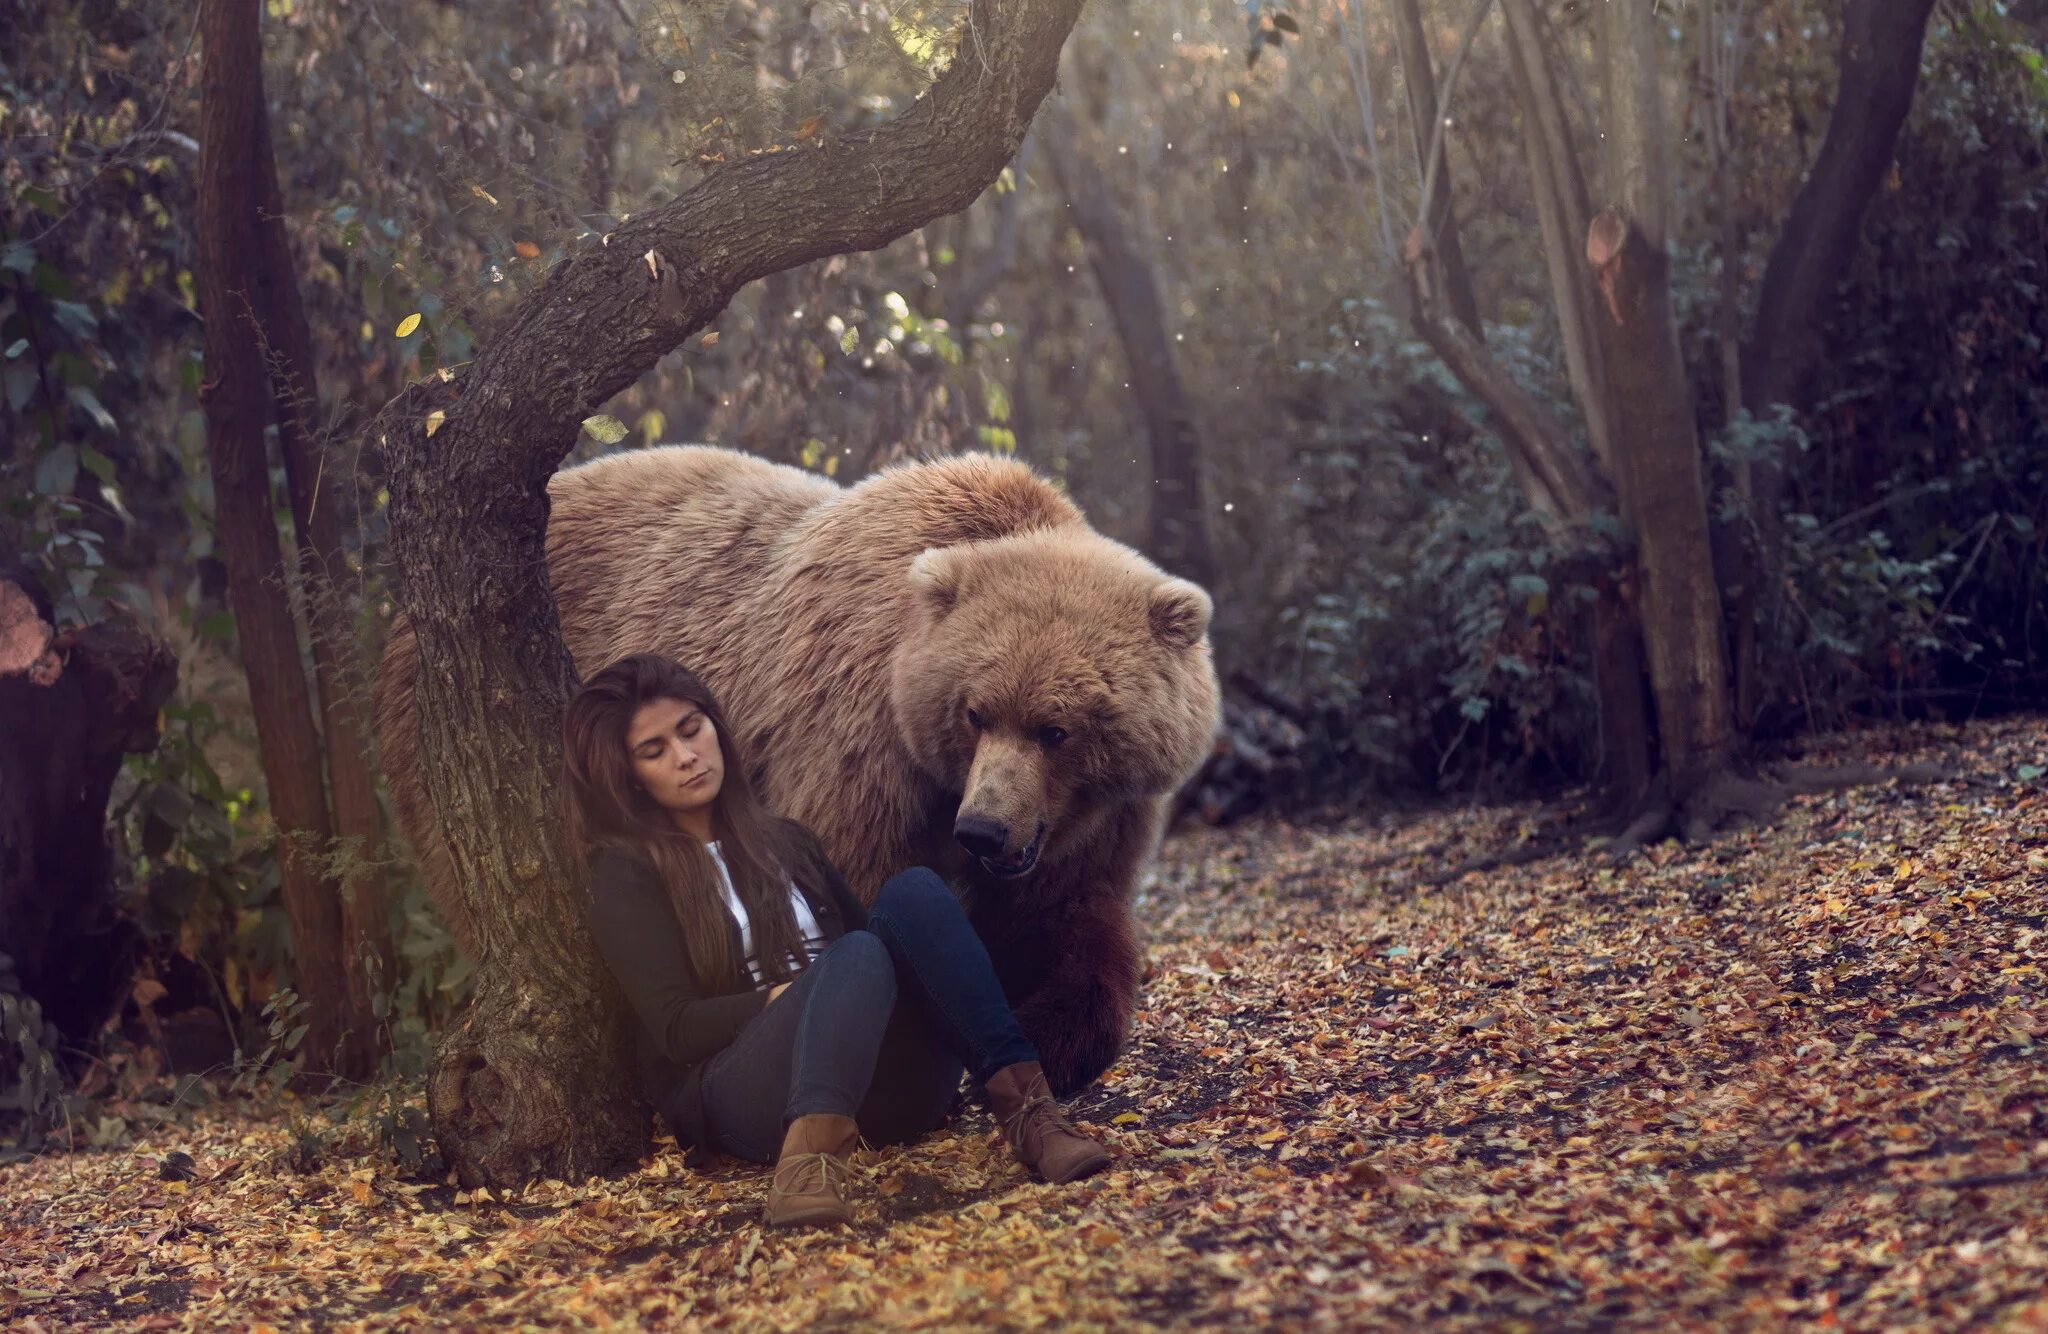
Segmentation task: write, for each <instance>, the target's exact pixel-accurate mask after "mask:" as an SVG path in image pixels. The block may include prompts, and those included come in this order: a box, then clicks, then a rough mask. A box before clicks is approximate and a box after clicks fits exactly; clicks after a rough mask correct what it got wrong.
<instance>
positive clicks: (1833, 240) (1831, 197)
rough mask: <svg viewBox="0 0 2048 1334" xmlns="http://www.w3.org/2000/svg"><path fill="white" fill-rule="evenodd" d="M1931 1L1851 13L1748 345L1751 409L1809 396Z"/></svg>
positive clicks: (1855, 4) (1906, 97) (1873, 3)
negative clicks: (1829, 106)
mask: <svg viewBox="0 0 2048 1334" xmlns="http://www.w3.org/2000/svg"><path fill="white" fill-rule="evenodd" d="M1933 11H1934V0H1849V3H1848V5H1847V8H1846V10H1845V11H1844V13H1843V16H1842V45H1841V53H1840V58H1839V61H1840V71H1841V73H1840V83H1839V85H1838V87H1837V89H1836V92H1835V105H1834V109H1833V110H1832V111H1831V112H1830V113H1829V116H1828V128H1827V135H1826V137H1825V138H1823V139H1822V140H1821V146H1820V152H1819V153H1818V154H1817V155H1816V156H1815V157H1814V162H1813V169H1812V170H1811V171H1809V172H1808V173H1807V175H1806V182H1805V184H1803V185H1801V186H1800V188H1799V193H1798V195H1797V196H1796V197H1795V198H1794V199H1793V201H1792V209H1791V212H1790V213H1789V214H1787V216H1786V218H1785V226H1784V229H1783V230H1782V231H1780V232H1779V233H1778V239H1777V242H1776V244H1774V245H1773V246H1772V247H1771V258H1770V262H1769V263H1768V264H1767V265H1766V266H1765V269H1764V277H1763V286H1762V288H1761V289H1760V290H1759V292H1758V295H1757V309H1756V321H1755V323H1754V325H1753V326H1752V328H1751V332H1750V341H1749V344H1748V346H1747V347H1745V348H1744V349H1743V355H1742V381H1743V396H1744V400H1745V402H1746V403H1747V404H1748V406H1749V409H1750V411H1751V412H1753V413H1762V412H1764V411H1767V410H1768V409H1769V408H1771V407H1772V406H1773V405H1775V404H1779V403H1789V404H1791V405H1792V406H1794V407H1803V406H1804V394H1805V393H1806V389H1807V385H1808V382H1809V380H1810V379H1811V377H1812V373H1813V368H1814V366H1815V365H1817V364H1818V363H1819V361H1820V355H1821V347H1820V335H1821V331H1822V328H1823V326H1824V325H1825V324H1826V322H1827V314H1828V308H1829V306H1830V305H1831V304H1832V303H1833V301H1834V296H1835V288H1836V286H1837V285H1838V284H1839V283H1840V282H1841V277H1842V271H1843V270H1844V269H1845V268H1846V267H1847V266H1848V263H1849V260H1850V259H1851V258H1852V257H1853V256H1854V255H1855V253H1856V236H1857V233H1858V232H1859V231H1860V230H1861V229H1862V226H1863V214H1864V211H1865V210H1866V209H1867V208H1868V207H1869V205H1870V200H1871V198H1872V197H1873V196H1874V195H1876V193H1877V188H1878V186H1879V185H1880V184H1882V183H1883V181H1884V175H1885V171H1886V169H1887V168H1888V167H1890V165H1891V161H1892V152H1893V149H1894V148H1895V147H1896V146H1897V144H1898V138H1899V130H1900V127H1902V126H1903V125H1904V124H1905V123H1906V115H1907V113H1908V112H1909V111H1911V110H1912V108H1913V90H1914V87H1915V86H1916V85H1917V84H1918V82H1919V79H1920V50H1921V47H1922V45H1923V44H1924V42H1925V40H1926V35H1927V22H1928V18H1929V16H1930V15H1931V14H1932V13H1933Z"/></svg>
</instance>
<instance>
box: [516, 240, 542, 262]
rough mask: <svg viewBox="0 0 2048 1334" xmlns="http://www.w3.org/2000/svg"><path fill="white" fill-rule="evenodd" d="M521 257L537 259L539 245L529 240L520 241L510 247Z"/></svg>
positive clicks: (538, 256)
mask: <svg viewBox="0 0 2048 1334" xmlns="http://www.w3.org/2000/svg"><path fill="white" fill-rule="evenodd" d="M512 249H513V251H514V252H515V253H517V254H518V256H519V258H521V259H539V258H540V247H539V246H537V245H535V244H534V243H533V242H531V241H520V242H519V243H517V244H516V245H514V246H513V247H512Z"/></svg>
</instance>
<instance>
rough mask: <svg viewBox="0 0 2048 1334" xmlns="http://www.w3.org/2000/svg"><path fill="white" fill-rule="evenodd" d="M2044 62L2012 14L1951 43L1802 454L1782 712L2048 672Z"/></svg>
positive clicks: (1875, 221)
mask: <svg viewBox="0 0 2048 1334" xmlns="http://www.w3.org/2000/svg"><path fill="white" fill-rule="evenodd" d="M2039 64H2040V62H2039V59H2038V53H2037V52H2035V51H2033V50H2032V49H2031V48H2030V47H2028V46H2026V45H2025V44H2024V43H2023V42H2021V41H2020V40H2019V34H2018V32H2017V31H2016V30H2015V29H2014V28H2012V27H2011V26H2010V25H2009V24H2008V22H2007V21H2006V20H2003V19H2000V18H1998V17H1997V16H1996V15H1995V14H1993V13H1991V12H1990V11H1978V12H1976V13H1975V14H1974V15H1973V16H1972V17H1970V18H1968V19H1967V20H1965V21H1964V22H1962V23H1960V24H1959V25H1958V26H1957V27H1955V28H1952V29H1947V30H1938V31H1937V35H1936V37H1935V39H1934V40H1933V41H1931V42H1930V45H1929V50H1928V53H1927V56H1926V60H1925V63H1924V67H1923V72H1922V78H1921V87H1920V92H1919V95H1918V97H1917V99H1916V102H1915V106H1914V110H1913V115H1912V118H1911V120H1910V122H1909V123H1908V125H1907V128H1906V130H1905V132H1904V133H1903V134H1902V136H1901V138H1900V141H1899V148H1898V160H1897V165H1896V174H1895V175H1894V177H1893V178H1892V180H1891V181H1890V182H1889V183H1888V185H1887V186H1886V188H1885V189H1883V190H1882V191H1881V192H1880V193H1879V195H1878V197H1877V199H1876V201H1875V202H1874V203H1873V205H1872V207H1871V210H1870V213H1869V216H1868V217H1867V219H1866V221H1865V225H1864V229H1863V235H1862V241H1861V245H1860V249H1859V253H1858V255H1857V257H1856V260H1855V262H1854V264H1853V265H1852V266H1851V269H1850V272H1849V274H1848V275H1847V279H1846V281H1845V282H1844V284H1843V287H1842V290H1841V293H1840V297H1839V302H1838V305H1837V308H1836V312H1835V316H1834V318H1833V321H1832V324H1831V327H1830V329H1829V332H1828V335H1827V337H1828V343H1829V346H1830V348H1831V349H1833V351H1832V354H1831V355H1830V356H1829V357H1828V359H1827V360H1826V362H1825V363H1824V365H1823V368H1822V372H1821V377H1820V383H1819V385H1818V389H1819V393H1818V395H1817V399H1816V407H1815V409H1814V411H1813V412H1812V413H1811V414H1810V416H1809V418H1808V420H1807V422H1806V424H1805V430H1806V432H1807V434H1808V435H1809V436H1810V441H1809V442H1808V444H1807V445H1806V447H1803V448H1799V449H1797V450H1796V451H1793V452H1790V453H1788V455H1787V462H1788V471H1789V481H1790V489H1789V493H1788V495H1787V498H1786V508H1787V515H1786V516H1785V522H1786V525H1787V531H1788V541H1789V548H1788V552H1787V555H1788V567H1787V571H1786V573H1787V575H1788V583H1789V590H1790V591H1789V592H1788V593H1787V595H1786V598H1785V605H1783V606H1781V607H1778V608H1776V615H1775V616H1774V617H1773V618H1772V620H1771V621H1770V622H1769V623H1768V624H1769V625H1770V627H1771V629H1772V630H1773V631H1774V632H1775V633H1776V634H1777V636H1778V638H1777V642H1776V643H1774V644H1772V645H1770V646H1769V651H1770V652H1771V653H1772V654H1773V660H1776V661H1794V662H1797V663H1798V664H1799V665H1800V667H1801V670H1800V671H1799V672H1796V673H1778V674H1775V675H1774V677H1773V678H1772V679H1771V680H1770V681H1768V682H1767V684H1769V685H1773V686H1775V687H1777V688H1778V694H1777V696H1776V697H1775V702H1776V704H1777V707H1778V713H1779V717H1780V719H1781V720H1786V721H1790V720H1796V721H1798V722H1800V723H1804V724H1807V725H1813V724H1828V723H1833V722H1837V721H1839V720H1841V719H1842V718H1844V717H1846V716H1848V715H1849V714H1851V713H1854V712H1865V711H1870V710H1874V709H1882V710H1887V711H1892V712H1898V713H1903V714H1907V715H1913V714H1918V713H1921V712H1924V711H1925V710H1927V709H1928V708H1930V707H1940V706H1942V704H1943V703H1944V701H1955V702H1956V704H1957V705H1958V706H1959V707H1964V708H1970V707H1979V706H1981V705H1983V704H1986V703H1998V702H2013V701H2015V700H2016V699H2018V698H2022V697H2025V695H2026V694H2028V693H2029V692H2030V691H2037V690H2038V688H2039V686H2038V682H2039V681H2040V680H2041V679H2042V678H2043V676H2044V674H2048V618H2043V617H2042V616H2040V614H2039V607H2040V598H2041V593H2040V590H2041V589H2042V588H2043V586H2044V583H2048V550H2044V546H2043V542H2042V533H2043V531H2044V529H2048V301H2044V300H2043V293H2044V290H2048V151H2044V148H2043V145H2044V144H2048V80H2044V79H2043V78H2042V76H2041V74H2040V72H2039ZM2030 682H2031V683H2034V684H2032V685H2030V684H2029V683H2030ZM1771 702H1772V701H1767V702H1766V703H1767V705H1768V704H1769V703H1771ZM1780 725H1782V722H1781V724H1780Z"/></svg>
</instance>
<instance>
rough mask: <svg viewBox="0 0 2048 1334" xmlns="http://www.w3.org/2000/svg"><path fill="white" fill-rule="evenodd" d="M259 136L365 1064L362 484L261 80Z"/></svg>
mask: <svg viewBox="0 0 2048 1334" xmlns="http://www.w3.org/2000/svg"><path fill="white" fill-rule="evenodd" d="M256 77H257V79H258V95H257V115H256V124H255V127H254V140H253V142H252V143H251V146H250V152H251V153H252V154H253V155H254V159H255V166H256V177H257V191H258V193H257V204H256V231H257V241H258V249H257V251H256V254H255V256H254V257H253V261H252V269H253V272H252V274H251V288H252V291H253V293H254V296H255V305H256V313H257V316H258V318H259V319H260V320H261V321H262V328H263V334H264V337H265V340H266V342H267V347H266V349H265V350H266V351H267V353H268V364H269V370H270V388H271V400H272V406H273V409H274V412H275V415H276V421H277V438H278V449H279V453H280V454H282V456H283V458H284V472H285V480H286V484H287V486H288V487H289V489H290V491H291V502H292V523H293V527H294V528H295V529H296V530H297V533H298V538H299V546H300V551H301V559H300V561H299V578H300V586H301V588H302V589H303V590H304V593H305V602H306V619H307V628H308V630H309V631H310V632H311V637H312V648H313V674H314V680H315V683H316V684H317V686H318V688H319V695H320V732H321V736H322V738H323V739H324V741H325V743H326V746H325V756H326V761H327V787H328V792H329V793H330V795H331V797H332V801H333V815H334V834H335V837H336V839H337V840H339V843H340V845H341V846H340V848H339V851H341V852H342V853H343V854H344V863H343V865H344V869H343V873H342V874H341V876H340V892H341V914H342V925H343V937H342V948H343V957H344V966H345V968H346V970H347V975H348V984H349V1014H348V1019H347V1025H348V1028H349V1031H350V1032H351V1034H352V1035H354V1039H355V1043H356V1045H357V1046H359V1047H361V1048H365V1050H363V1051H361V1052H360V1053H359V1054H358V1058H357V1059H358V1062H359V1063H374V1062H375V1060H376V1058H377V1056H378V1054H379V1053H381V1051H382V1049H383V1030H382V1026H381V1025H379V1024H378V1023H377V1021H376V1017H375V1014H374V1011H373V1007H372V998H373V997H375V996H377V995H380V994H382V993H385V992H388V991H389V989H390V987H391V984H392V970H391V923H390V918H389V915H388V910H387V908H386V904H385V894H384V872H383V869H382V868H383V861H384V826H383V816H382V813H381V811H380V809H379V807H378V805H377V784H376V778H375V775H374V774H373V773H372V772H371V768H370V755H371V748H370V732H369V727H368V723H367V718H366V717H365V710H364V707H363V701H364V700H365V699H366V698H367V685H368V683H367V679H366V677H365V675H364V673H363V671H362V664H361V661H360V652H359V648H360V646H359V643H358V640H357V637H356V616H355V611H356V597H357V579H356V575H355V572H354V571H353V570H351V569H350V568H349V563H348V552H347V549H346V547H345V545H344V543H343V541H342V519H341V516H342V512H343V507H344V505H345V504H346V503H347V501H348V500H349V499H350V498H352V497H353V496H354V494H355V478H354V477H353V475H351V473H350V471H349V470H348V469H347V468H345V467H333V468H330V467H328V459H327V457H326V449H325V435H324V433H323V432H322V431H321V430H320V427H319V423H318V408H319V403H320V394H319V384H318V377H317V375H316V373H315V362H314V359H313V340H312V336H311V332H310V330H309V329H308V327H307V323H306V308H305V305H304V303H303V302H301V300H300V299H299V284H298V278H297V276H296V268H295V266H294V264H293V262H292V251H291V241H290V238H289V237H288V236H287V235H286V233H285V226H284V197H283V191H282V190H281V189H280V187H279V185H278V179H277V159H276V156H275V153H274V151H273V149H272V145H271V139H270V117H269V113H268V111H267V109H266V108H265V107H264V105H263V99H262V90H261V78H262V71H261V70H260V69H259V70H258V71H257V74H256Z"/></svg>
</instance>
